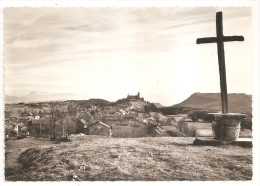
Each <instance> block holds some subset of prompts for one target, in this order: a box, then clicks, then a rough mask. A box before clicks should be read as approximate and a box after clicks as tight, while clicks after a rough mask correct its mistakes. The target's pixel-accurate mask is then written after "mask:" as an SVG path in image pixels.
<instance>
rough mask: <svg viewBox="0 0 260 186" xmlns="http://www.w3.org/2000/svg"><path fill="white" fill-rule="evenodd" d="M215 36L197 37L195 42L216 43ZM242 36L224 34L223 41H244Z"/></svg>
mask: <svg viewBox="0 0 260 186" xmlns="http://www.w3.org/2000/svg"><path fill="white" fill-rule="evenodd" d="M217 40H218V39H217V38H216V37H204V38H198V39H197V42H196V43H197V44H204V43H217ZM244 40H245V39H244V37H243V36H224V37H223V42H230V41H244Z"/></svg>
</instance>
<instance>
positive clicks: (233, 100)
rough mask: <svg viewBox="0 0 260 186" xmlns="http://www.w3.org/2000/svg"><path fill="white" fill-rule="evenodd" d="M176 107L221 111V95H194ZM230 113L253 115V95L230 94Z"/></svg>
mask: <svg viewBox="0 0 260 186" xmlns="http://www.w3.org/2000/svg"><path fill="white" fill-rule="evenodd" d="M174 106H180V107H190V108H198V109H209V110H216V111H221V96H220V93H194V94H192V95H191V96H190V97H189V98H187V99H186V100H184V101H183V102H181V103H179V104H176V105H174ZM228 108H229V112H238V113H251V112H252V95H247V94H242V93H232V94H228Z"/></svg>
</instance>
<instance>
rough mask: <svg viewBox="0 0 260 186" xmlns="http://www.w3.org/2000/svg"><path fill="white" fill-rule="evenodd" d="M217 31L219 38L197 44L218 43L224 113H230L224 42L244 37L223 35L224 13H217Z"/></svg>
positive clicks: (211, 38)
mask: <svg viewBox="0 0 260 186" xmlns="http://www.w3.org/2000/svg"><path fill="white" fill-rule="evenodd" d="M216 30H217V37H206V38H198V39H197V44H203V43H217V46H218V65H219V75H220V88H221V104H222V112H223V113H228V98H227V81H226V67H225V52H224V42H229V41H244V37H243V36H224V35H223V23H222V12H217V14H216Z"/></svg>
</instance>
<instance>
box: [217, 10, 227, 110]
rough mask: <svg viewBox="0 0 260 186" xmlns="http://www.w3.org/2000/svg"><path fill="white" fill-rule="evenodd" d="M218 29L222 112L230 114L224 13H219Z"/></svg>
mask: <svg viewBox="0 0 260 186" xmlns="http://www.w3.org/2000/svg"><path fill="white" fill-rule="evenodd" d="M216 29H217V47H218V63H219V75H220V89H221V103H222V112H223V113H228V97H227V80H226V65H225V51H224V41H223V38H224V35H223V21H222V12H217V15H216Z"/></svg>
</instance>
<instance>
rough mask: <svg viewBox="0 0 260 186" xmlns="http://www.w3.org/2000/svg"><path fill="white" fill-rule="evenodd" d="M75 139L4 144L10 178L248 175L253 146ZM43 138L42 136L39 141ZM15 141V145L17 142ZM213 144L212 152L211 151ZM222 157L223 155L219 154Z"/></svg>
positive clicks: (234, 177)
mask: <svg viewBox="0 0 260 186" xmlns="http://www.w3.org/2000/svg"><path fill="white" fill-rule="evenodd" d="M70 139H71V140H72V141H71V142H67V143H61V144H48V143H47V142H45V143H44V142H42V143H44V145H40V144H39V145H40V146H38V145H37V144H36V143H35V144H34V145H32V146H31V148H22V147H23V146H24V145H26V146H28V145H27V144H28V143H30V141H32V140H33V139H29V138H26V139H21V141H20V140H19V143H20V145H19V148H10V146H11V145H12V143H14V141H8V142H7V144H6V154H7V155H6V159H5V161H6V164H5V166H6V167H5V179H6V180H8V181H26V180H27V181H72V180H75V181H116V180H117V181H119V180H121V181H127V180H128V181H137V180H140V181H159V180H161V181H178V180H179V181H180V180H190V181H192V180H200V181H203V180H208V181H209V180H211V181H213V180H222V181H223V180H250V179H252V149H251V148H243V147H238V146H228V148H227V147H226V146H216V147H214V146H212V147H209V146H193V145H191V144H192V142H193V140H194V138H182V137H178V138H173V137H160V138H135V139H133V138H128V139H123V138H121V139H115V138H112V139H109V138H104V139H100V138H99V137H98V136H96V137H95V136H71V137H70ZM38 143H40V142H38ZM16 146H17V145H16ZM209 150H210V152H209ZM220 157H221V158H220Z"/></svg>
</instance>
